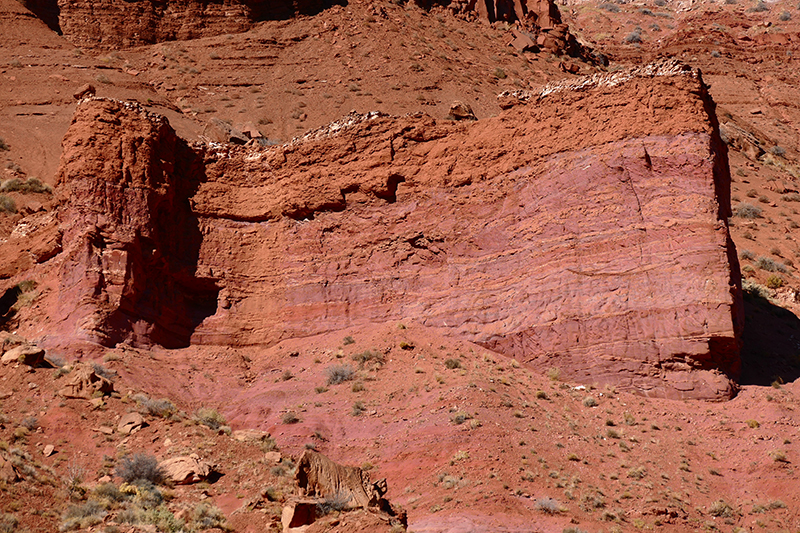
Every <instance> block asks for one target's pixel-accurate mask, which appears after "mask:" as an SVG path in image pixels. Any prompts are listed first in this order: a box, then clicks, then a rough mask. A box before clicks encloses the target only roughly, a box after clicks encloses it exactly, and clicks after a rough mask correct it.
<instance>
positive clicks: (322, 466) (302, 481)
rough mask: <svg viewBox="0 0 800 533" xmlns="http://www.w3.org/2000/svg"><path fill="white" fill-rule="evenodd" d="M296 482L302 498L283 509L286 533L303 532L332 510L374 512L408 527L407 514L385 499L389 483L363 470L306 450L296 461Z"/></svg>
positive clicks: (296, 499)
mask: <svg viewBox="0 0 800 533" xmlns="http://www.w3.org/2000/svg"><path fill="white" fill-rule="evenodd" d="M294 479H295V483H296V484H297V488H298V492H299V496H300V497H299V498H293V499H290V500H289V501H288V502H287V503H286V505H285V506H284V508H283V513H282V516H281V522H282V523H283V531H284V532H285V533H290V532H300V531H304V530H305V528H306V526H309V525H311V524H314V523H315V522H316V521H317V519H319V518H321V517H322V516H324V515H325V514H326V513H327V512H329V511H330V510H337V511H341V510H354V509H371V510H375V511H379V512H381V513H383V514H384V515H386V516H387V518H388V517H391V518H390V520H391V521H392V522H397V523H399V524H402V525H403V526H406V525H407V519H406V514H405V511H404V510H402V509H397V508H395V507H393V506H392V505H391V504H390V503H389V502H388V501H387V500H386V499H384V498H383V495H384V494H385V493H386V490H387V486H386V480H385V479H381V480H379V481H377V482H374V483H373V482H372V481H370V477H369V473H368V472H365V471H364V470H362V469H361V468H358V467H356V466H344V465H340V464H338V463H336V462H334V461H331V460H330V459H328V458H327V457H325V456H324V455H322V454H321V453H317V452H315V451H313V450H306V451H305V452H303V455H302V456H300V459H299V460H298V461H297V471H296V473H295V476H294ZM326 506H327V507H330V509H326Z"/></svg>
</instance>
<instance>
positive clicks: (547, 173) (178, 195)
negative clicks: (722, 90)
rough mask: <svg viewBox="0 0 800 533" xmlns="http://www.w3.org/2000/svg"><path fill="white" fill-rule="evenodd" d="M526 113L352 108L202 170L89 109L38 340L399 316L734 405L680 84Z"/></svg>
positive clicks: (704, 167)
mask: <svg viewBox="0 0 800 533" xmlns="http://www.w3.org/2000/svg"><path fill="white" fill-rule="evenodd" d="M529 99H530V98H529ZM536 99H538V100H537V102H536V103H535V104H534V103H531V104H528V105H521V106H516V107H514V108H513V109H509V110H507V111H505V112H504V113H503V114H501V115H500V116H499V117H497V118H494V119H488V120H483V121H478V122H474V123H452V122H446V123H437V122H435V121H434V120H433V119H431V118H429V117H427V116H425V115H416V116H407V117H403V118H390V117H385V116H381V115H379V114H369V115H364V116H358V115H351V116H348V117H347V118H346V119H344V120H343V121H341V122H339V123H336V124H332V125H330V126H329V127H327V128H323V129H321V130H318V131H315V132H311V133H310V134H308V135H307V136H306V137H304V138H303V139H302V140H298V141H296V142H294V143H291V144H289V145H285V146H280V147H272V148H267V149H263V150H256V151H254V150H248V149H246V148H241V147H232V146H228V147H222V148H220V147H218V146H216V147H209V148H205V149H204V148H198V149H197V150H198V154H199V155H198V156H195V155H194V152H192V151H191V150H189V149H188V147H186V146H185V145H183V144H182V143H181V142H180V141H179V140H178V139H177V138H176V137H175V136H174V133H172V132H171V129H170V128H169V126H168V125H167V123H166V121H165V120H163V119H161V118H158V117H155V116H152V115H148V114H147V113H145V112H144V111H142V110H141V109H139V108H137V107H136V106H133V105H129V104H121V103H119V102H113V101H108V100H100V99H95V100H89V101H85V102H84V103H82V104H80V106H79V108H78V111H77V113H76V119H75V122H74V124H73V126H72V128H71V129H70V131H69V133H68V134H67V137H66V138H65V141H64V148H65V150H64V158H63V162H62V169H61V173H60V184H61V187H62V189H63V191H64V198H65V201H67V200H68V201H67V203H66V205H65V207H63V208H62V211H61V214H60V217H61V228H62V231H63V234H64V237H63V241H64V249H65V252H64V253H62V254H60V255H59V256H58V261H54V262H53V263H54V264H58V265H60V266H59V268H60V271H59V272H60V273H59V280H60V281H59V288H58V291H56V294H57V296H58V302H63V304H62V303H58V304H54V305H56V306H57V311H56V312H53V313H52V315H51V316H52V317H53V318H54V319H56V321H57V323H58V324H59V327H57V328H54V330H55V331H58V332H62V334H63V335H64V336H65V338H68V337H69V336H70V335H74V334H75V333H76V332H77V333H79V334H80V335H81V336H82V337H83V338H85V339H88V340H93V341H96V342H101V343H103V344H114V343H115V342H119V341H121V340H127V341H129V342H132V343H134V344H136V343H141V344H147V343H150V342H158V343H162V344H165V345H172V346H175V345H183V344H186V343H188V342H189V341H190V339H191V342H194V343H205V344H226V345H253V344H267V345H270V344H273V343H276V342H278V341H280V340H281V339H285V338H290V337H298V336H304V335H310V334H317V333H322V332H326V331H333V330H337V329H340V328H345V327H351V326H355V325H359V324H368V323H372V322H385V321H395V320H401V319H402V320H409V319H416V320H418V321H419V322H420V323H422V324H423V325H426V326H433V327H439V328H446V329H447V330H448V331H450V332H452V334H454V335H459V336H463V337H465V338H468V339H470V340H473V341H476V342H480V343H482V344H484V345H485V346H487V347H489V348H491V349H494V350H497V351H499V352H502V353H505V354H507V355H509V356H514V357H516V358H517V359H519V360H521V361H524V362H525V363H527V364H530V365H532V366H533V367H536V368H539V369H549V368H551V367H555V368H558V369H559V370H560V372H561V376H562V378H566V379H575V380H579V381H583V382H587V383H598V384H602V383H610V384H614V385H617V386H618V387H621V388H624V389H633V390H638V391H641V392H642V393H644V394H648V395H654V396H667V397H675V398H716V399H719V398H727V397H729V396H730V395H731V394H732V391H733V389H732V385H731V382H730V380H729V378H730V377H734V378H735V377H736V375H737V372H738V369H739V358H738V343H739V332H740V328H741V300H740V298H741V297H740V287H739V280H738V277H737V276H738V266H737V264H736V255H735V251H734V250H733V244H732V242H731V241H730V239H729V236H728V231H727V226H726V219H727V216H728V215H729V211H730V204H729V189H728V187H729V175H728V167H727V159H726V152H725V149H724V146H723V144H722V143H721V142H720V140H719V133H718V128H717V125H716V120H715V117H714V114H713V102H711V100H710V98H709V97H708V94H707V92H706V89H705V86H704V85H703V82H702V80H701V79H700V77H699V74H698V73H697V72H694V71H690V70H684V69H682V68H677V67H676V66H675V65H672V64H670V65H667V66H663V65H662V66H660V67H650V68H649V69H644V70H640V71H635V72H628V73H617V74H614V75H611V76H607V77H605V78H593V79H584V80H578V81H577V82H575V83H574V84H573V85H565V86H557V87H548V88H545V90H543V91H542V92H541V93H540V94H539V95H538V96H536ZM642 117H647V118H648V120H642ZM108 154H120V155H119V156H117V157H109V156H108ZM201 157H202V158H203V161H200V158H201ZM54 296H55V294H54ZM76 302H77V305H76ZM57 340H58V339H57V335H54V336H52V337H51V342H57Z"/></svg>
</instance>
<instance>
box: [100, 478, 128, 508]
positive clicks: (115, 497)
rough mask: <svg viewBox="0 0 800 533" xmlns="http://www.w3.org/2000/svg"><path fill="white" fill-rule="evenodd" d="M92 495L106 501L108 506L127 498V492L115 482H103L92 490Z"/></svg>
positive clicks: (102, 501) (103, 501) (101, 501)
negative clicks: (120, 488) (124, 492)
mask: <svg viewBox="0 0 800 533" xmlns="http://www.w3.org/2000/svg"><path fill="white" fill-rule="evenodd" d="M92 497H93V498H94V499H95V500H97V501H99V502H100V503H106V505H105V507H107V508H108V507H113V504H116V503H120V502H123V501H125V499H126V498H125V494H123V493H122V492H121V491H120V490H119V488H118V487H117V486H116V485H114V484H113V483H101V484H100V485H98V486H97V487H96V488H95V489H94V490H93V491H92Z"/></svg>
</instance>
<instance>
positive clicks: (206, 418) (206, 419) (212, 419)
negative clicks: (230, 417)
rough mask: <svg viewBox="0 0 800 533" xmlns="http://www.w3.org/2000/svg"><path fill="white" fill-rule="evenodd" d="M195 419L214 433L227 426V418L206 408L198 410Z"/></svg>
mask: <svg viewBox="0 0 800 533" xmlns="http://www.w3.org/2000/svg"><path fill="white" fill-rule="evenodd" d="M194 419H195V420H196V421H197V422H199V423H200V424H203V425H204V426H208V427H209V428H211V429H213V430H214V431H216V430H218V429H220V428H221V427H223V426H224V425H225V417H224V416H222V415H221V414H220V412H219V411H217V410H216V409H210V408H206V407H201V408H200V409H198V410H197V412H196V413H195V414H194Z"/></svg>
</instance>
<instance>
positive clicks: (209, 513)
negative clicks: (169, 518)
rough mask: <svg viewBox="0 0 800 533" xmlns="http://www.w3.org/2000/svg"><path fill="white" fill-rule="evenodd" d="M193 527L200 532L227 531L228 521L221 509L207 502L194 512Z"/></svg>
mask: <svg viewBox="0 0 800 533" xmlns="http://www.w3.org/2000/svg"><path fill="white" fill-rule="evenodd" d="M191 525H192V527H193V528H194V529H197V530H200V531H205V530H206V529H212V528H219V529H222V530H227V529H228V519H227V518H225V515H224V514H222V511H220V509H219V507H217V506H215V505H212V504H210V503H207V502H200V503H199V504H197V507H195V508H194V511H193V512H192V518H191Z"/></svg>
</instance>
